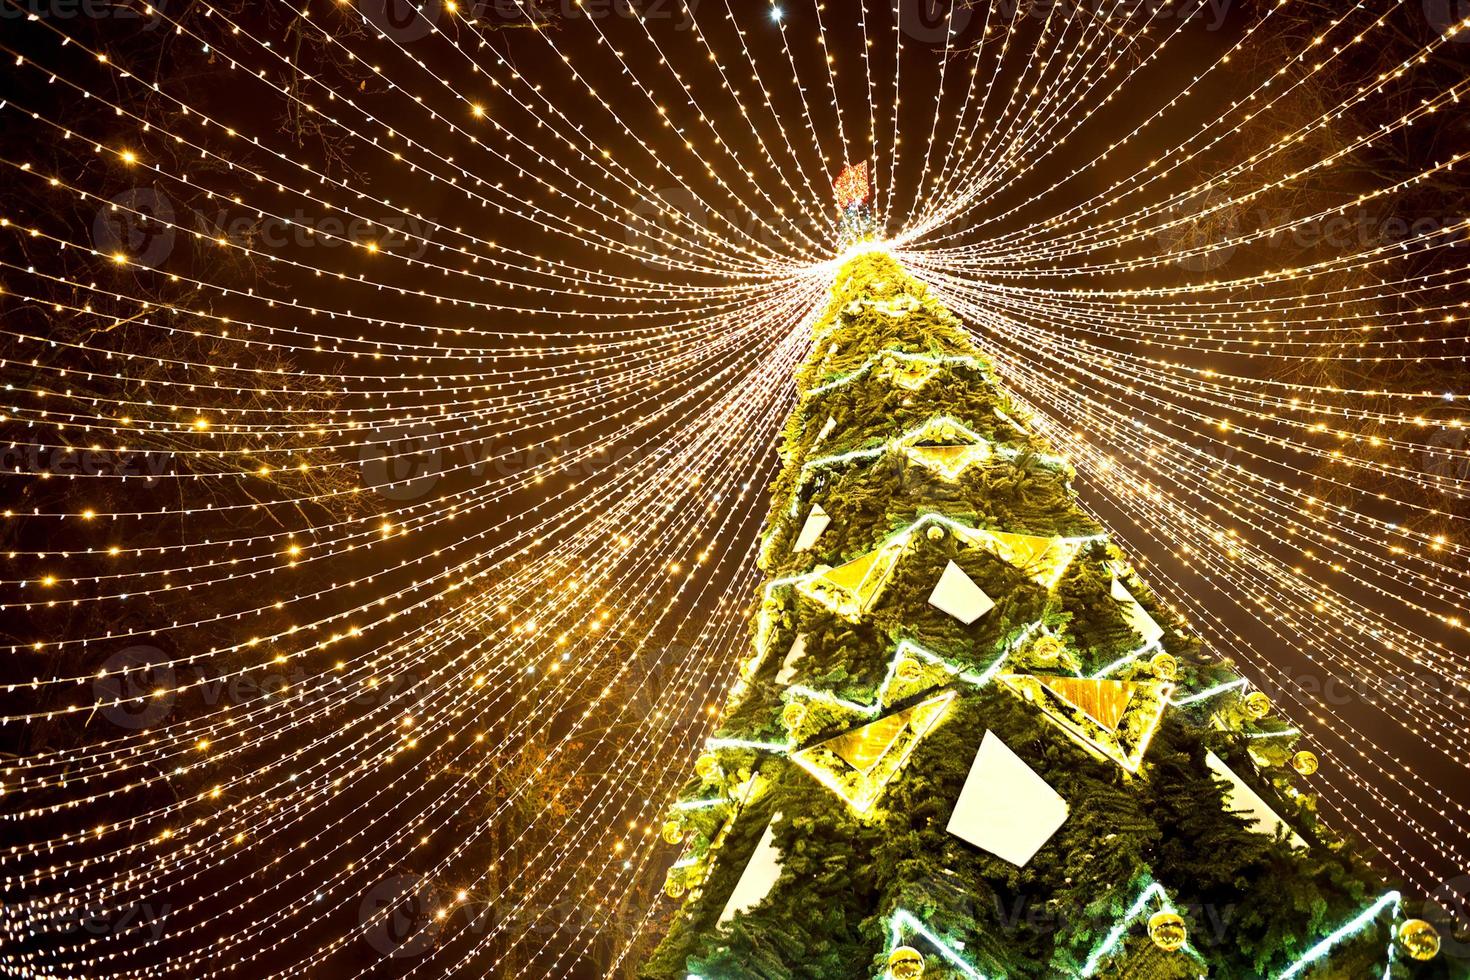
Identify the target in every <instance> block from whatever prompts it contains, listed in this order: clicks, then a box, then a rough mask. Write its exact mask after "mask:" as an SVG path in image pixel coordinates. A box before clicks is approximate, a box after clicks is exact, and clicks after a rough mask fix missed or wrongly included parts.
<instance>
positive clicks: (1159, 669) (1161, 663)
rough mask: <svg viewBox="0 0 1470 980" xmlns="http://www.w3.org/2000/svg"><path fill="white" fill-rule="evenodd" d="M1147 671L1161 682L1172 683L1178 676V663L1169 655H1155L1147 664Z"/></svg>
mask: <svg viewBox="0 0 1470 980" xmlns="http://www.w3.org/2000/svg"><path fill="white" fill-rule="evenodd" d="M1148 666H1149V669H1150V670H1152V671H1153V673H1154V676H1155V677H1157V678H1158V679H1159V680H1161V681H1172V680H1174V679H1176V678H1177V677H1178V676H1179V661H1177V660H1175V659H1174V657H1173V656H1172V655H1171V654H1167V653H1156V654H1154V657H1153V659H1152V660H1150V661H1149V662H1148Z"/></svg>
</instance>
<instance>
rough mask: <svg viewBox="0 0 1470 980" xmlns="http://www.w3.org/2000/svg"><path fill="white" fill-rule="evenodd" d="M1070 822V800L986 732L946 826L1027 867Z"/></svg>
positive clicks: (957, 835)
mask: <svg viewBox="0 0 1470 980" xmlns="http://www.w3.org/2000/svg"><path fill="white" fill-rule="evenodd" d="M1066 821H1067V801H1066V800H1064V799H1062V797H1061V796H1060V795H1058V793H1057V791H1056V790H1054V789H1052V788H1051V786H1050V785H1049V784H1048V783H1047V781H1046V780H1044V779H1042V778H1041V777H1040V776H1039V775H1037V774H1036V770H1034V769H1032V768H1031V767H1030V766H1028V765H1026V763H1025V762H1024V761H1023V760H1022V759H1021V757H1020V756H1018V755H1016V753H1014V752H1012V751H1011V750H1010V747H1009V746H1007V745H1006V744H1005V743H1004V742H1002V741H1001V740H1000V739H999V738H997V737H996V735H995V733H994V732H989V731H987V732H986V733H985V738H984V739H983V740H981V742H980V751H979V752H977V753H976V754H975V761H974V762H973V763H972V764H971V765H970V774H969V775H968V776H966V777H965V785H964V787H963V788H961V789H960V795H959V799H958V800H956V801H955V806H954V812H953V813H952V814H950V818H949V825H948V826H947V827H946V828H945V829H946V830H948V831H949V832H950V833H951V834H954V835H955V836H956V837H958V838H959V839H960V840H962V841H966V842H967V843H970V844H974V845H975V846H976V847H978V848H981V849H982V850H986V851H989V852H990V853H991V854H994V855H995V856H996V857H998V858H1000V859H1001V860H1003V861H1009V862H1010V863H1011V864H1014V865H1016V867H1018V868H1024V867H1025V866H1026V864H1027V863H1028V862H1030V860H1031V859H1032V858H1033V857H1035V856H1036V852H1037V851H1039V850H1041V848H1042V847H1043V846H1044V845H1045V844H1046V842H1047V841H1049V840H1051V838H1052V836H1053V835H1054V834H1055V833H1056V832H1057V831H1058V830H1060V829H1061V826H1062V824H1064V823H1066Z"/></svg>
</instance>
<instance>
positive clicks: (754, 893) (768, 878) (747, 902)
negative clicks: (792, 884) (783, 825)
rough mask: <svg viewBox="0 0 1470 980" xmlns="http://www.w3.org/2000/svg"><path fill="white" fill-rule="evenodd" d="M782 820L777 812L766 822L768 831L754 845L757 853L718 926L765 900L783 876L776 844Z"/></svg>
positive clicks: (727, 902) (748, 864)
mask: <svg viewBox="0 0 1470 980" xmlns="http://www.w3.org/2000/svg"><path fill="white" fill-rule="evenodd" d="M780 819H781V814H780V813H776V814H774V815H773V816H772V817H771V822H770V823H768V824H766V829H765V833H763V834H761V839H760V841H759V842H758V843H757V844H756V845H755V852H754V853H753V854H751V856H750V860H749V861H747V862H746V863H745V870H744V871H742V872H741V873H740V880H739V881H737V882H736V883H735V890H734V891H732V892H731V893H730V898H729V900H728V901H726V902H725V909H724V911H723V912H721V913H720V918H719V921H718V922H717V923H716V924H717V925H724V924H725V923H726V922H729V921H730V920H731V919H733V918H735V916H737V915H740V914H741V913H743V912H749V911H750V910H751V909H753V908H755V907H756V906H757V905H759V904H760V903H761V902H763V901H765V900H766V896H768V895H770V894H771V889H772V888H774V887H776V881H777V879H779V878H780V877H781V852H780V850H778V849H777V847H776V843H775V837H776V823H777V821H779V820H780Z"/></svg>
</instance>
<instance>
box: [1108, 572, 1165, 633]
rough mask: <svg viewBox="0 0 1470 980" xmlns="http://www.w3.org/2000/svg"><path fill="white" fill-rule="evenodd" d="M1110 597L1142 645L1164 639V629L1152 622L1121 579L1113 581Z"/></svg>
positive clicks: (1152, 619)
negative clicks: (1119, 607)
mask: <svg viewBox="0 0 1470 980" xmlns="http://www.w3.org/2000/svg"><path fill="white" fill-rule="evenodd" d="M1112 595H1113V598H1114V599H1115V600H1117V602H1118V604H1119V605H1121V606H1122V607H1123V609H1122V612H1123V618H1124V619H1125V620H1126V621H1127V622H1128V625H1129V626H1130V627H1132V629H1133V632H1135V633H1137V634H1138V635H1139V636H1141V637H1142V638H1143V642H1144V643H1156V642H1158V641H1159V640H1161V639H1163V638H1164V628H1163V627H1162V626H1160V625H1159V624H1158V623H1157V622H1155V621H1154V618H1153V617H1152V616H1150V615H1149V614H1148V610H1147V609H1144V608H1143V605H1142V604H1141V603H1140V602H1139V601H1138V600H1137V599H1135V598H1133V593H1132V592H1129V591H1128V587H1127V586H1125V585H1124V584H1123V581H1122V579H1117V578H1115V579H1113V588H1112Z"/></svg>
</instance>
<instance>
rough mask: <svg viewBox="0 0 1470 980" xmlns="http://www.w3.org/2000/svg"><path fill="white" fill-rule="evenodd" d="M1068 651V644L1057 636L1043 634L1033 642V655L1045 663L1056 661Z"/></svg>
mask: <svg viewBox="0 0 1470 980" xmlns="http://www.w3.org/2000/svg"><path fill="white" fill-rule="evenodd" d="M1066 652H1067V644H1065V643H1063V642H1062V640H1061V637H1057V636H1043V637H1042V638H1041V639H1039V640H1037V641H1036V642H1035V643H1033V644H1031V655H1032V656H1033V657H1035V658H1036V659H1037V660H1039V661H1040V662H1041V663H1044V664H1051V663H1056V662H1057V661H1058V660H1059V659H1061V656H1062V654H1063V653H1066Z"/></svg>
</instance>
